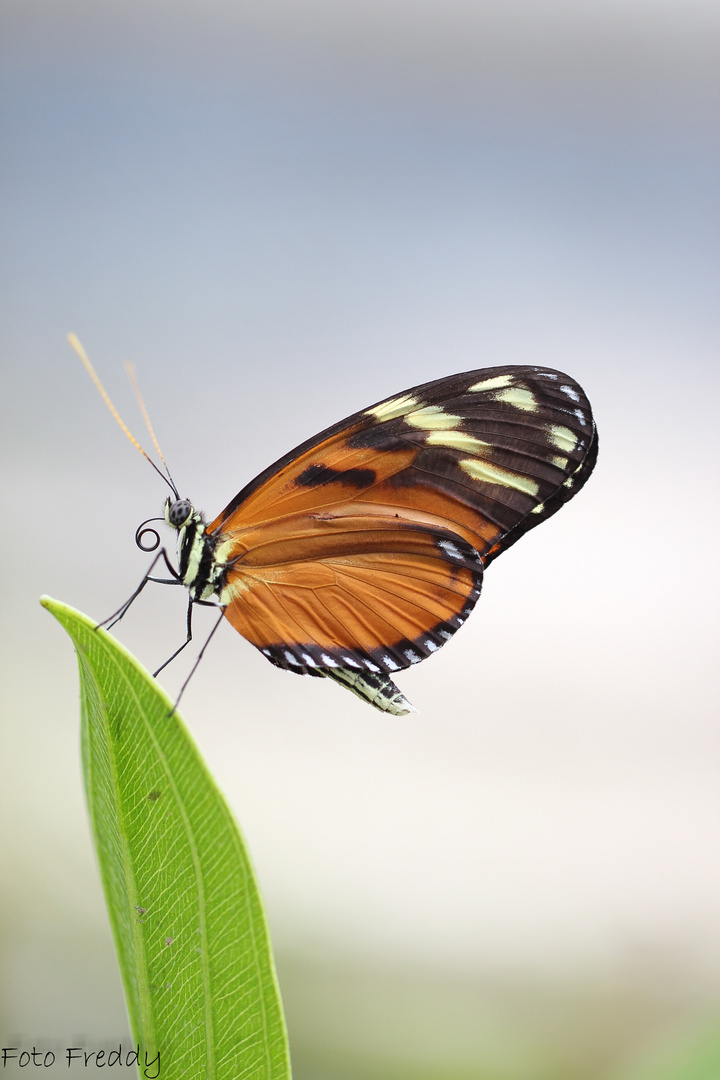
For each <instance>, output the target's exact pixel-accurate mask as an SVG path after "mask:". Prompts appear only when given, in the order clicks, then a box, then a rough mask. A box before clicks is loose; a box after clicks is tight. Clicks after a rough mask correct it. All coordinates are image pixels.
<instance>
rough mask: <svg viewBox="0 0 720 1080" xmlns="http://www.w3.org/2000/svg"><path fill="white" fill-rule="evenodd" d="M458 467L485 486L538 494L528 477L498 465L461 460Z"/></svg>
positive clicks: (472, 459) (535, 486)
mask: <svg viewBox="0 0 720 1080" xmlns="http://www.w3.org/2000/svg"><path fill="white" fill-rule="evenodd" d="M566 430H567V429H566ZM459 465H460V468H461V469H462V470H463V471H464V472H466V473H467V474H468V476H471V477H472V478H473V480H480V481H482V482H483V483H485V484H498V485H500V486H501V487H507V488H514V489H515V490H516V491H524V492H525V493H526V494H527V495H537V493H538V490H539V489H538V485H537V484H536V482H535V481H534V480H531V479H530V477H529V476H521V475H520V474H519V473H513V472H508V470H507V469H501V468H500V467H499V466H498V465H490V464H489V463H488V462H487V461H476V460H475V459H474V458H463V459H462V461H460V462H459Z"/></svg>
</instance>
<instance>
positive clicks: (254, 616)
mask: <svg viewBox="0 0 720 1080" xmlns="http://www.w3.org/2000/svg"><path fill="white" fill-rule="evenodd" d="M596 454H597V436H596V432H595V425H594V422H593V418H592V413H591V410H590V405H589V402H588V401H587V398H586V397H585V395H584V393H583V391H582V390H581V388H580V387H579V386H578V384H577V383H575V382H574V381H573V380H572V379H570V378H568V376H566V375H564V374H562V373H561V372H557V371H551V370H546V369H543V368H536V367H500V368H490V369H484V370H478V371H472V372H465V373H463V374H460V375H452V376H450V377H448V378H445V379H438V380H437V381H435V382H431V383H425V384H423V385H421V386H417V387H414V388H412V389H411V390H408V391H406V392H405V393H403V394H401V395H396V396H395V397H393V398H389V399H386V400H384V401H382V402H379V403H378V404H377V405H374V406H372V407H370V408H369V409H365V410H364V411H363V412H360V413H356V414H355V415H354V416H351V417H348V418H347V419H346V420H344V421H341V422H340V423H339V424H336V425H334V426H333V427H331V428H328V429H327V430H326V431H324V432H322V433H320V434H319V435H317V436H315V438H313V439H311V440H309V441H308V442H306V443H303V445H302V446H299V447H298V448H297V449H296V450H294V451H291V452H290V453H289V454H287V455H286V456H285V457H283V458H281V459H280V460H279V461H277V462H276V463H275V464H274V465H272V466H270V468H269V469H266V470H265V472H263V473H261V474H260V476H258V477H257V478H256V479H255V480H253V481H252V482H251V483H250V484H248V486H247V487H246V488H244V489H243V490H242V491H241V492H240V493H239V494H238V495H237V496H236V497H235V498H234V499H233V500H232V502H231V503H230V504H229V505H228V506H227V507H226V508H225V509H224V510H223V511H222V513H221V514H219V515H218V517H217V518H216V519H215V521H213V522H212V523H211V524H210V525H208V527H207V530H208V533H210V534H211V535H212V536H213V537H214V538H215V539H216V549H215V554H216V558H217V559H218V560H220V561H224V562H225V563H227V570H226V574H225V580H224V585H223V588H222V590H221V592H220V599H221V602H222V603H223V604H224V605H225V606H226V611H225V614H226V616H227V618H228V619H229V621H230V622H231V623H232V625H233V626H234V627H235V628H236V629H237V630H238V631H239V632H240V633H241V634H242V635H243V636H244V637H246V638H247V639H248V640H249V641H251V642H252V643H253V644H254V645H256V646H257V648H259V649H260V650H261V651H262V652H263V654H264V655H265V656H266V657H267V658H268V659H269V660H271V662H273V663H274V664H277V665H278V666H280V667H285V668H288V669H289V670H292V671H296V672H298V673H301V674H314V675H319V674H323V675H331V676H332V677H333V678H336V679H338V681H342V682H343V683H344V684H345V685H348V686H349V688H350V689H353V690H355V691H356V692H357V693H360V694H361V696H363V697H365V698H367V699H368V700H371V701H372V703H373V704H375V705H377V706H378V707H380V708H389V709H390V711H407V710H406V709H405V708H404V705H407V702H404V699H402V701H400V702H399V701H398V700H395V699H394V698H393V694H397V695H399V698H401V697H402V696H401V695H400V694H399V691H397V688H396V687H394V686H393V684H392V683H391V682H390V680H389V678H388V675H389V673H391V672H394V671H398V670H400V669H401V668H405V667H408V666H409V665H410V664H413V663H417V662H418V661H420V660H422V659H424V658H425V657H426V656H428V655H430V654H431V653H432V652H435V651H437V649H439V648H440V647H441V646H442V645H443V644H444V643H445V642H446V641H448V640H449V639H450V637H452V635H453V634H454V633H455V631H456V630H457V629H458V628H459V627H460V626H461V625H462V624H463V622H464V621H465V619H466V618H467V616H468V614H469V612H470V611H471V610H472V608H473V606H474V604H475V602H476V600H477V598H478V596H479V593H480V585H481V580H482V573H483V569H484V567H485V566H486V565H487V564H488V563H489V562H490V561H491V560H492V559H493V558H495V557H496V556H497V555H498V554H499V553H500V552H501V551H503V550H504V549H505V548H507V547H509V546H510V544H512V543H514V542H515V541H516V540H517V539H518V538H519V537H520V536H521V535H522V534H523V533H524V532H526V531H527V530H528V529H530V528H532V527H533V526H534V525H537V524H539V522H540V521H542V520H544V519H545V518H546V517H549V516H550V515H551V514H553V513H555V512H556V511H557V510H558V509H559V508H560V506H561V505H562V504H563V503H564V502H566V501H567V500H568V499H569V498H571V497H572V495H574V494H575V493H576V492H577V491H578V490H579V489H580V487H582V485H583V484H584V483H585V481H586V479H587V477H588V476H589V475H590V472H591V471H592V468H593V465H594V462H595V457H596ZM366 684H369V687H368V685H366ZM390 688H391V689H390ZM373 694H374V698H373V696H372V695H373ZM393 700H394V703H395V705H398V707H397V708H395V707H393ZM388 702H389V704H388ZM401 706H402V707H401Z"/></svg>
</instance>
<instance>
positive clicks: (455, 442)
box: [425, 431, 491, 454]
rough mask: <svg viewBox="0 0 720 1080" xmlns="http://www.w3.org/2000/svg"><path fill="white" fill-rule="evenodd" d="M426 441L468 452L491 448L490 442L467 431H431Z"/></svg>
mask: <svg viewBox="0 0 720 1080" xmlns="http://www.w3.org/2000/svg"><path fill="white" fill-rule="evenodd" d="M425 442H426V443H427V445H428V446H446V447H448V449H449V450H462V451H464V453H466V454H477V453H480V452H481V451H483V450H489V449H491V446H490V443H486V442H483V441H482V439H476V438H474V436H472V435H468V433H467V432H466V431H431V432H430V433H429V434H428V437H427V439H426V440H425Z"/></svg>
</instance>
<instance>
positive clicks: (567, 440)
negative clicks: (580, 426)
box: [547, 424, 577, 454]
mask: <svg viewBox="0 0 720 1080" xmlns="http://www.w3.org/2000/svg"><path fill="white" fill-rule="evenodd" d="M547 430H548V438H549V439H550V442H551V443H552V444H553V445H554V446H557V448H558V450H564V451H565V452H566V453H568V454H571V453H572V452H573V450H574V449H575V447H576V445H577V436H576V435H575V432H574V431H571V430H570V428H567V427H563V426H562V424H550V425H549V427H548V429H547Z"/></svg>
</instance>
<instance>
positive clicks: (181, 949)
mask: <svg viewBox="0 0 720 1080" xmlns="http://www.w3.org/2000/svg"><path fill="white" fill-rule="evenodd" d="M41 603H42V604H43V605H44V606H45V607H46V608H47V609H48V610H49V611H50V612H51V613H52V614H53V615H54V616H55V618H56V619H57V620H58V621H59V622H60V623H61V624H62V625H63V626H64V627H65V629H66V630H67V632H68V633H69V634H70V637H71V638H72V640H73V642H74V644H75V648H76V651H77V656H78V663H79V666H80V691H81V702H82V758H83V772H84V779H85V793H86V797H87V804H88V808H89V811H90V819H91V823H92V829H93V834H94V838H95V847H96V850H97V855H98V861H99V863H100V873H101V876H102V881H103V886H104V889H105V898H106V901H107V906H108V912H109V914H110V922H111V925H112V930H113V934H114V937H115V947H116V949H117V954H118V959H119V961H120V969H121V972H122V978H123V983H124V985H125V995H126V999H127V1005H128V1012H129V1014H130V1025H131V1028H132V1032H133V1036H134V1038H135V1041H136V1043H139V1044H140V1074H141V1075H147V1076H149V1077H153V1076H157V1075H158V1070H157V1064H155V1065H152V1064H151V1065H150V1066H149V1068H148V1069H147V1071H145V1069H144V1060H145V1059H144V1055H146V1054H147V1060H148V1062H152V1061H153V1059H154V1058H155V1057H156V1055H157V1054H158V1053H159V1054H160V1059H159V1064H160V1068H159V1075H160V1076H162V1080H175V1078H176V1077H181V1076H182V1077H184V1078H185V1080H187V1078H188V1077H192V1078H193V1080H196V1078H199V1077H200V1078H202V1077H206V1078H208V1080H223V1078H228V1080H239V1078H243V1080H245V1078H247V1080H250V1078H252V1080H261V1078H262V1080H287V1078H289V1076H290V1064H289V1056H288V1047H287V1036H286V1032H285V1023H284V1019H283V1014H282V1006H281V1003H280V994H279V991H278V986H277V981H276V977H275V968H274V965H273V958H272V953H271V951H270V942H269V938H268V931H267V926H266V922H265V914H264V912H263V908H262V904H261V901H260V896H259V894H258V889H257V885H256V883H255V879H254V876H253V872H252V868H251V866H250V862H249V860H248V856H247V853H246V851H245V847H244V844H243V841H242V838H241V836H240V834H239V832H238V829H237V826H236V825H235V822H234V821H233V819H232V817H231V815H230V812H229V810H228V808H227V806H226V805H225V802H224V801H223V799H222V796H221V795H220V793H219V791H218V790H217V788H216V787H215V784H214V783H213V781H212V779H211V777H210V775H209V773H208V771H207V769H206V767H205V765H204V763H203V761H202V760H201V758H200V756H199V754H198V752H197V750H196V749H195V746H194V745H193V743H192V741H191V739H190V737H189V735H188V733H187V731H186V729H185V726H184V724H183V722H182V720H181V719H180V717H179V716H178V714H177V713H174V714H173V715H172V716H170V715H169V713H170V710H171V708H172V702H170V700H169V699H168V697H167V696H166V695H165V694H164V693H163V691H162V690H161V689H160V687H159V686H158V684H157V683H156V682H155V680H154V679H152V677H151V676H150V675H149V674H148V673H147V672H146V671H145V670H144V669H143V668H142V667H141V666H140V665H139V664H138V662H137V661H136V660H135V659H134V658H133V657H132V656H131V655H130V654H129V653H128V652H127V651H126V650H125V649H124V648H123V647H122V646H121V645H119V644H118V642H117V641H115V639H114V638H112V637H111V636H110V635H109V634H107V633H106V632H105V631H104V630H102V629H96V627H95V624H94V623H93V622H92V621H91V620H90V619H88V618H87V616H85V615H83V614H81V613H80V612H78V611H75V610H74V609H73V608H70V607H68V606H67V605H65V604H61V603H59V602H58V601H56V600H51V599H49V598H48V597H43V598H42V600H41Z"/></svg>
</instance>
